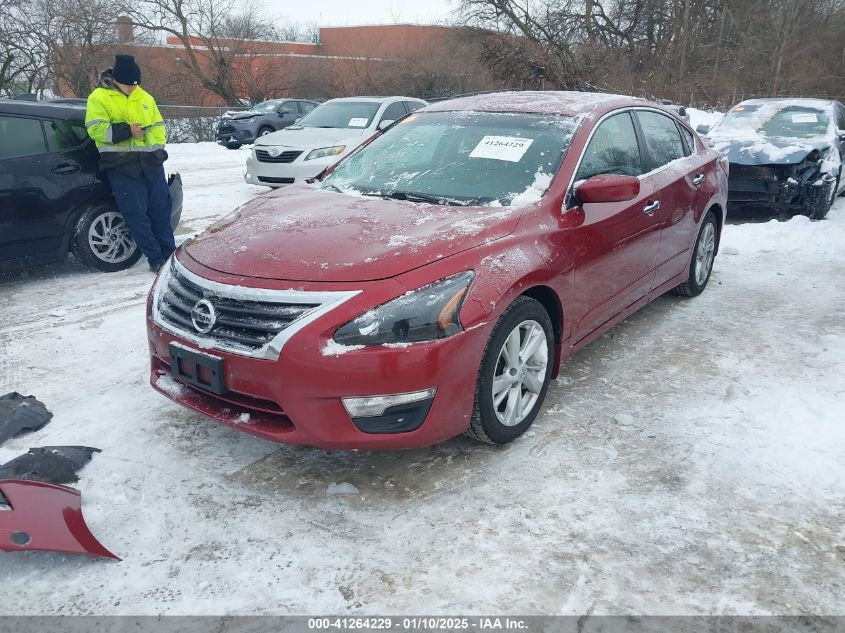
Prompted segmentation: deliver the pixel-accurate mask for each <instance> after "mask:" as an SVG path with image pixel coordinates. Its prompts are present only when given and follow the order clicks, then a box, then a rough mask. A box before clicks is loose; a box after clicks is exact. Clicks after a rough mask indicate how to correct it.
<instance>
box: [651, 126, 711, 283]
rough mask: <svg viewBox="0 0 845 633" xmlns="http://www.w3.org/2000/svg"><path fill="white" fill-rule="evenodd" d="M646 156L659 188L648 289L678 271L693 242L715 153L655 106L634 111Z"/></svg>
mask: <svg viewBox="0 0 845 633" xmlns="http://www.w3.org/2000/svg"><path fill="white" fill-rule="evenodd" d="M635 115H636V118H637V121H638V123H639V126H640V131H641V134H642V139H643V147H644V149H645V155H646V160H647V161H648V166H649V169H650V170H651V173H652V177H653V178H654V180H655V184H656V186H657V187H659V188H660V191H661V193H660V196H661V197H660V204H661V207H660V210H659V212H658V213H657V214H656V215H655V217H656V218H657V220H658V221H659V223H660V246H659V248H658V253H657V270H656V272H655V276H654V283H653V287H654V288H657V287H659V286H661V285H662V284H664V283H666V282H667V281H669V280H670V279H672V278H673V277H676V276H677V275H679V274H681V273H682V272H683V271H684V270H685V269H686V266H687V263H688V262H689V258H690V249H691V248H692V244H693V242H694V241H695V237H696V230H697V222H696V220H697V218H698V217H700V214H699V213H697V210H698V211H700V210H702V209H703V208H704V207H705V206H706V205H707V203H708V201H709V200H710V198H711V196H712V195H713V192H714V190H715V187H716V157H715V155H713V156H710V155H709V154H707V153H705V152H703V151H700V150H702V149H703V148H700V147H698V146H697V145H696V139H695V136H694V135H693V134H692V132H690V131H689V130H687V129H686V128H685V127H684V126H683V125H682V124H680V123H679V122H677V121H676V120H675V118H674V117H672V116H670V115H668V114H664V113H662V112H657V111H655V110H637V111H636V112H635Z"/></svg>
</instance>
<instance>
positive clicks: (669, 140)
mask: <svg viewBox="0 0 845 633" xmlns="http://www.w3.org/2000/svg"><path fill="white" fill-rule="evenodd" d="M637 118H638V119H639V120H640V127H641V128H642V130H643V139H644V141H645V149H646V152H647V154H648V156H649V158H650V159H651V164H650V165H649V170H651V169H657V168H658V167H662V166H663V165H665V164H666V163H671V162H672V161H673V160H675V159H678V158H683V157H684V156H685V155H686V152H685V151H684V144H683V143H682V142H681V135H680V134H679V133H678V126H677V125H675V122H674V121H673V120H672V119H670V118H669V117H668V116H666V115H665V114H658V113H657V112H645V111H640V112H637Z"/></svg>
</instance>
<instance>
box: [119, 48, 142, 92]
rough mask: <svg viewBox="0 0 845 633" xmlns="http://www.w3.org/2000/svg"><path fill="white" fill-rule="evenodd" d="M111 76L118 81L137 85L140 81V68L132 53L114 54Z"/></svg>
mask: <svg viewBox="0 0 845 633" xmlns="http://www.w3.org/2000/svg"><path fill="white" fill-rule="evenodd" d="M112 77H114V80H115V81H116V82H118V83H121V84H124V85H127V86H137V85H138V84H139V83H141V68H140V67H139V66H138V64H136V63H135V58H134V57H132V55H115V56H114V70H112Z"/></svg>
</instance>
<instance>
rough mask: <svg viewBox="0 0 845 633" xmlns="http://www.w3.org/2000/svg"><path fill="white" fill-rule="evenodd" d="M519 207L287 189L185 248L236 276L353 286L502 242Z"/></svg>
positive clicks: (295, 187)
mask: <svg viewBox="0 0 845 633" xmlns="http://www.w3.org/2000/svg"><path fill="white" fill-rule="evenodd" d="M519 216H520V209H519V208H517V207H455V206H441V205H429V204H419V203H413V202H404V201H400V200H385V199H382V198H370V197H367V198H364V197H355V196H348V195H345V194H339V193H332V192H328V191H322V190H320V189H317V188H316V187H313V186H309V185H293V186H291V187H287V188H285V189H281V190H278V191H276V192H273V193H272V194H268V195H266V196H262V197H260V198H256V199H255V200H253V201H252V202H249V203H247V204H245V205H244V206H243V207H241V208H240V209H238V210H236V211H235V212H233V213H231V214H229V215H227V216H226V217H225V218H223V219H221V220H220V221H219V222H217V223H216V224H214V225H212V226H211V227H210V228H209V229H208V230H207V231H205V232H204V233H203V234H201V235H200V236H199V237H197V238H196V239H194V240H191V241H190V242H188V243H187V244H186V246H185V247H184V250H185V252H186V253H187V254H188V255H190V256H191V257H192V258H193V259H194V260H196V261H197V262H199V263H200V264H202V265H204V266H207V267H208V268H212V269H214V270H217V271H220V272H223V273H230V274H234V275H241V276H249V277H259V278H263V279H280V280H289V281H324V282H354V281H370V280H374V279H384V278H388V277H394V276H396V275H399V274H402V273H404V272H407V271H409V270H413V269H415V268H419V267H420V266H425V265H426V264H430V263H432V262H434V261H436V260H438V259H442V258H444V257H449V256H451V255H455V254H456V253H460V252H463V251H465V250H468V249H470V248H473V247H475V246H478V245H481V244H484V243H487V242H491V241H494V240H497V239H501V238H503V237H505V236H507V235H509V234H510V233H512V232H513V230H514V229H515V228H516V224H517V221H518V219H519Z"/></svg>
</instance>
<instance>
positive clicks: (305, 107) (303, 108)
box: [298, 101, 317, 114]
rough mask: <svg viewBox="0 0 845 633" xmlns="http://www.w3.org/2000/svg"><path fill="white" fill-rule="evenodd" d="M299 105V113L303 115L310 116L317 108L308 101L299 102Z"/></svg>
mask: <svg viewBox="0 0 845 633" xmlns="http://www.w3.org/2000/svg"><path fill="white" fill-rule="evenodd" d="M298 105H299V111H300V112H301V113H302V114H308V113H309V112H311V110H313V109H314V108H316V107H317V106H315V105H314V104H313V103H308V102H307V101H299V102H298Z"/></svg>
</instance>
